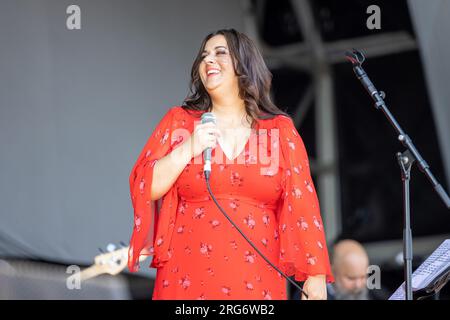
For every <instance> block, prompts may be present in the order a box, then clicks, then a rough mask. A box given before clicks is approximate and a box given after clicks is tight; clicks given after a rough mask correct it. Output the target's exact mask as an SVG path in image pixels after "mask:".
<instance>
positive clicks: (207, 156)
mask: <svg viewBox="0 0 450 320" xmlns="http://www.w3.org/2000/svg"><path fill="white" fill-rule="evenodd" d="M208 122H212V123H214V124H216V116H215V115H214V113H212V112H205V113H203V114H202V124H203V123H208ZM211 152H212V149H211V148H206V149H205V150H204V151H203V161H204V163H205V164H204V166H203V172H204V173H205V178H206V180H209V176H210V174H211Z"/></svg>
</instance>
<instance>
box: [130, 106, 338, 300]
mask: <svg viewBox="0 0 450 320" xmlns="http://www.w3.org/2000/svg"><path fill="white" fill-rule="evenodd" d="M200 116H201V112H200V111H190V112H188V111H186V110H184V109H183V108H182V107H179V106H176V107H172V108H171V109H170V110H169V111H168V112H167V113H166V114H165V116H164V117H163V119H162V120H161V121H160V122H159V124H158V125H157V127H156V128H155V130H154V131H153V133H152V135H151V136H150V138H149V139H148V141H147V143H146V145H145V147H144V148H143V150H142V152H141V154H140V155H139V157H138V160H137V162H136V163H135V165H134V166H133V169H132V172H131V174H130V181H129V182H130V192H131V198H132V204H133V207H134V228H133V233H132V236H131V241H130V249H129V261H128V267H129V269H130V271H133V272H134V271H137V270H138V269H139V257H140V256H141V255H153V260H152V262H151V265H150V266H151V267H154V268H157V275H156V280H155V287H154V292H153V299H281V300H283V299H287V298H288V297H287V294H286V280H285V279H284V278H283V277H282V276H281V274H280V273H279V272H277V271H276V270H275V269H273V268H272V267H271V266H270V265H269V264H268V263H267V262H266V261H264V259H263V258H262V257H261V256H259V255H258V253H257V252H256V251H255V250H254V249H253V248H252V247H251V245H250V244H249V243H248V242H247V241H246V240H245V239H244V238H243V237H242V235H241V234H239V232H238V231H237V230H236V228H234V227H233V225H232V224H231V223H230V222H229V221H228V220H227V219H226V218H225V216H224V215H223V213H222V212H221V211H220V210H219V209H218V208H217V206H216V205H215V203H214V202H213V200H212V199H211V198H210V196H209V193H208V191H207V187H206V182H205V177H204V174H203V159H202V155H199V156H198V157H195V158H193V159H191V162H190V163H189V164H188V165H187V166H186V167H185V168H184V170H183V171H182V173H181V174H180V175H179V177H178V179H177V180H176V182H175V183H174V185H173V186H172V188H171V189H170V190H169V191H168V192H167V193H166V194H165V195H164V197H163V198H162V201H160V200H159V201H151V200H150V194H151V181H152V177H153V167H154V164H155V162H156V161H157V160H158V159H160V158H162V157H164V156H165V155H167V154H169V153H170V152H171V151H172V150H173V149H175V148H176V147H177V146H179V145H180V144H181V143H182V142H183V141H184V140H185V139H186V138H187V137H189V135H190V134H191V133H192V132H193V130H194V127H195V124H196V123H197V122H199V121H200ZM210 185H211V189H212V192H213V194H214V196H215V197H216V199H217V201H218V202H219V204H220V205H221V206H222V208H223V209H224V210H225V211H226V212H227V214H228V215H229V216H230V218H231V219H232V220H233V221H234V223H235V224H236V225H237V226H238V227H239V228H240V229H241V230H242V231H243V232H244V233H245V235H246V236H247V237H248V238H249V239H250V240H251V241H252V242H253V243H254V244H255V246H256V247H257V248H258V249H259V250H260V251H261V252H262V253H263V254H264V255H265V256H266V257H267V258H268V259H269V260H270V261H271V262H272V263H274V264H275V265H276V266H277V267H278V268H280V269H281V270H282V271H283V272H284V273H286V274H287V275H289V276H295V279H296V280H298V281H304V280H306V279H307V277H308V276H309V275H317V274H324V275H326V278H327V282H331V281H333V276H332V274H331V270H330V264H329V258H328V251H327V246H326V242H325V236H324V230H323V225H322V219H321V215H320V208H319V203H318V200H317V196H316V192H315V188H314V185H313V182H312V180H311V176H310V169H309V163H308V157H307V153H306V150H305V147H304V145H303V142H302V140H301V138H300V135H299V134H298V132H297V130H296V129H295V126H294V124H293V122H292V120H291V119H290V118H288V117H286V116H276V117H274V118H273V119H270V120H259V121H258V125H257V127H255V129H253V130H252V133H251V135H250V138H249V139H248V140H247V143H246V145H245V147H244V149H243V150H242V151H241V153H240V154H239V155H238V156H237V157H236V158H235V159H229V158H228V157H227V156H226V155H225V153H224V152H223V150H222V148H221V146H220V144H218V145H217V147H216V148H215V149H214V150H213V151H212V170H211V178H210Z"/></svg>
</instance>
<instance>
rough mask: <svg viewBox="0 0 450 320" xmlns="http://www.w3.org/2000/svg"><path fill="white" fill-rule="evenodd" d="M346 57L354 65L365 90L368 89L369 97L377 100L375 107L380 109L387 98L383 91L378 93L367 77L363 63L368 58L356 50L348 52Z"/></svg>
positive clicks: (354, 69)
mask: <svg viewBox="0 0 450 320" xmlns="http://www.w3.org/2000/svg"><path fill="white" fill-rule="evenodd" d="M345 57H346V58H347V60H348V61H350V62H351V63H352V66H353V71H354V72H355V75H356V77H357V78H358V79H359V81H361V83H362V85H363V86H364V89H366V91H367V92H368V93H369V95H370V96H371V97H372V98H373V99H374V100H375V107H376V108H377V109H379V108H380V106H381V105H382V104H384V101H383V99H384V98H385V97H386V95H385V93H384V92H383V91H378V90H377V89H376V88H375V86H374V84H373V83H372V81H370V79H369V77H368V76H367V73H366V72H365V71H364V69H363V68H362V67H361V65H362V64H363V62H364V61H365V60H366V57H364V54H363V53H362V52H361V51H359V50H356V49H353V50H352V51H346V52H345Z"/></svg>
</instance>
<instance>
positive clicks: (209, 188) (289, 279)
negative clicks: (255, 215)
mask: <svg viewBox="0 0 450 320" xmlns="http://www.w3.org/2000/svg"><path fill="white" fill-rule="evenodd" d="M205 179H206V187H207V188H208V192H209V194H210V195H211V198H212V199H213V201H214V203H215V204H216V206H217V207H218V208H219V210H220V211H222V213H223V214H224V215H225V217H226V218H227V219H228V221H230V223H231V224H232V225H233V226H234V227H235V228H236V230H237V231H239V233H240V234H241V235H242V236H243V237H244V239H245V240H247V242H248V243H249V244H250V245H251V246H252V247H253V249H255V250H256V252H258V254H259V255H260V256H261V257H263V259H264V260H266V262H267V263H268V264H270V265H271V266H272V267H273V268H274V269H275V270H277V271H278V272H279V273H280V274H281V275H282V276H283V277H285V278H286V279H287V280H288V281H289V282H290V283H292V284H293V285H294V286H295V287H297V289H299V290H300V292H301V293H302V294H304V295H305V297H306V299H308V295H307V294H306V293H305V291H303V289H302V288H301V287H300V286H299V285H298V284H297V283H295V281H294V280H292V279H291V278H289V277H288V276H287V275H286V274H284V272H283V271H281V270H280V269H278V268H277V267H276V266H275V265H274V264H273V263H272V262H270V260H269V259H267V258H266V256H265V255H263V254H262V252H261V251H259V250H258V248H257V247H256V246H255V245H254V244H253V243H252V242H251V241H250V239H248V238H247V237H246V236H245V234H244V233H243V232H242V231H241V229H239V227H238V226H237V225H236V224H235V223H234V222H233V220H231V218H230V217H229V216H228V214H227V213H226V212H225V210H224V209H223V208H222V207H221V206H220V204H219V203H218V202H217V200H216V197H214V195H213V193H212V191H211V186H210V185H209V171H205Z"/></svg>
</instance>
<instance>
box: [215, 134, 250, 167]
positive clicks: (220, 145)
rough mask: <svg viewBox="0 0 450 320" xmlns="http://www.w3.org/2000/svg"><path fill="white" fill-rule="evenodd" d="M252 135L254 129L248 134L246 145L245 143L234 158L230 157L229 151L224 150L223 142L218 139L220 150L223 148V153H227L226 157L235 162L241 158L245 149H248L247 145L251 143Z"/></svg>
mask: <svg viewBox="0 0 450 320" xmlns="http://www.w3.org/2000/svg"><path fill="white" fill-rule="evenodd" d="M252 135H253V129H250V135H249V136H248V139H247V142H246V143H245V145H244V147H243V148H242V149H241V151H240V152H239V153H238V154H237V155H236V156H235V157H234V158H233V159H231V158H230V157H229V155H228V154H227V152H226V151H225V150H224V148H223V146H222V144H221V143H220V141H219V139H217V145H218V146H219V148H220V150H222V152H223V154H224V155H225V157H226V158H227V159H228V160H229V161H232V162H234V160H236V159H237V158H239V156H240V155H241V154H242V153H243V152H244V151H245V149H247V145H248V144H249V142H250V139H251V137H252Z"/></svg>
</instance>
